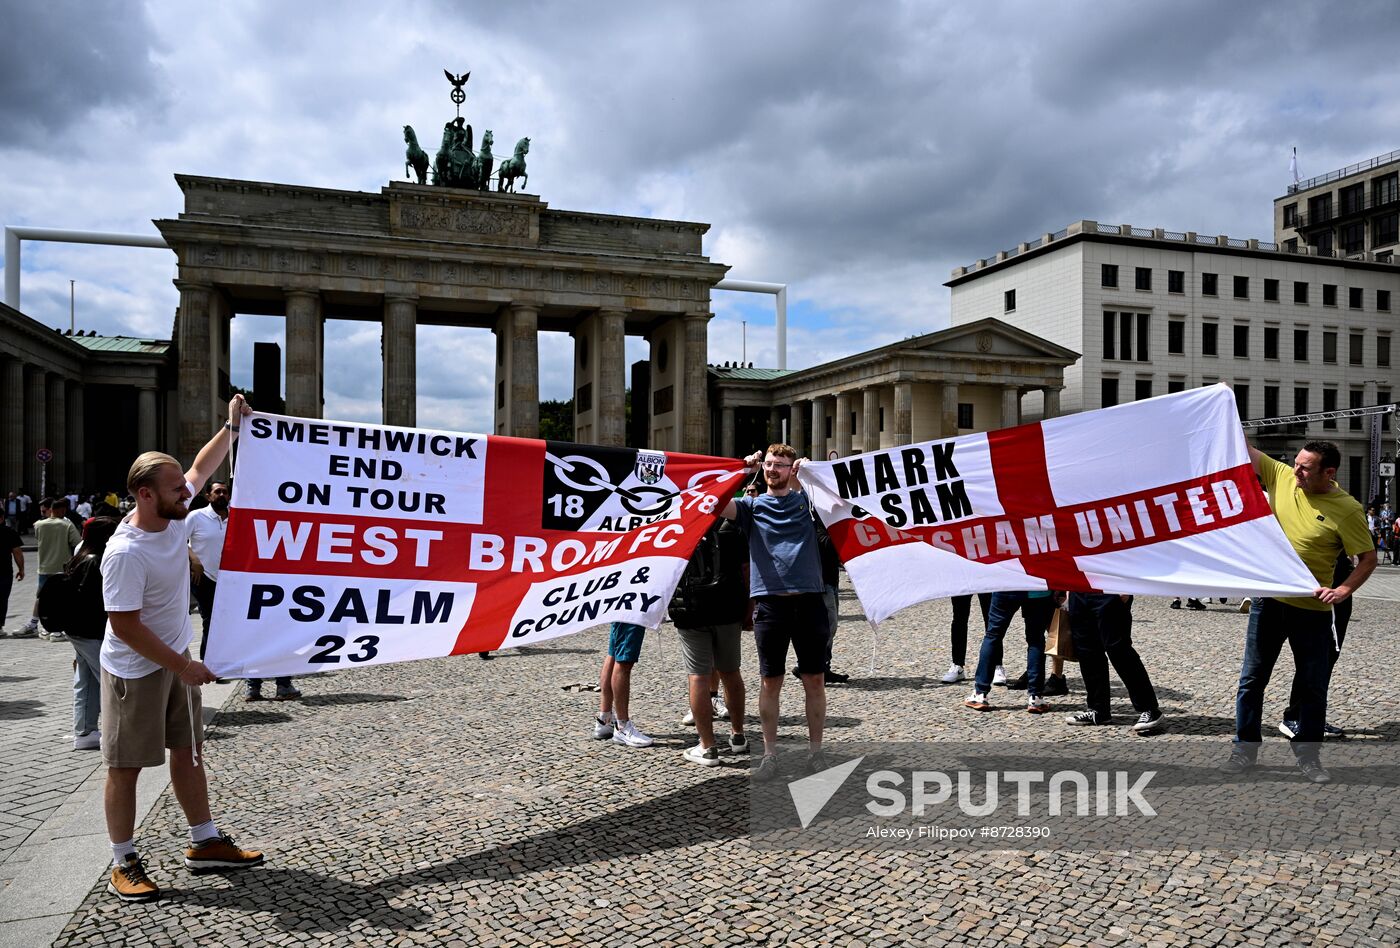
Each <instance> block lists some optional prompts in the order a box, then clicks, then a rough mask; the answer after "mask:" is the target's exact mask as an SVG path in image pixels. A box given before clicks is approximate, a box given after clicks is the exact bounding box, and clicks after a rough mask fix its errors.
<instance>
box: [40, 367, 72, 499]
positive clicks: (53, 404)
mask: <svg viewBox="0 0 1400 948" xmlns="http://www.w3.org/2000/svg"><path fill="white" fill-rule="evenodd" d="M47 384H48V390H49V393H48V400H49V403H48V411H47V412H45V420H46V421H47V424H46V425H45V429H46V430H45V432H44V440H45V441H46V442H47V443H48V446H49V450H50V451H52V452H53V460H52V461H50V462H49V492H50V493H52V494H66V493H67V492H68V481H69V476H68V450H67V447H68V438H67V436H66V435H65V434H64V431H63V426H64V425H65V424H67V422H68V380H67V379H65V378H64V377H63V376H61V375H58V374H56V373H55V374H51V375H49V377H48V379H47Z"/></svg>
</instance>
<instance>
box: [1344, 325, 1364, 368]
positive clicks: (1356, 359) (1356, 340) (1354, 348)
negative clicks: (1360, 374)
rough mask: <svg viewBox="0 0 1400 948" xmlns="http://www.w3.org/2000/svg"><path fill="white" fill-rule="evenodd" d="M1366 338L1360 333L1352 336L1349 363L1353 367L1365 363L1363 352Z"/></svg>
mask: <svg viewBox="0 0 1400 948" xmlns="http://www.w3.org/2000/svg"><path fill="white" fill-rule="evenodd" d="M1364 340H1365V336H1364V335H1363V334H1361V333H1359V332H1354V333H1352V334H1351V342H1350V344H1351V349H1350V351H1349V355H1348V358H1347V361H1348V362H1350V363H1351V364H1352V365H1361V364H1363V362H1364V358H1363V350H1364V347H1365V345H1366V343H1365V341H1364Z"/></svg>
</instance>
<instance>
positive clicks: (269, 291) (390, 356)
mask: <svg viewBox="0 0 1400 948" xmlns="http://www.w3.org/2000/svg"><path fill="white" fill-rule="evenodd" d="M176 181H177V182H178V183H179V185H180V188H181V190H182V191H183V192H184V195H185V209H184V212H183V213H182V214H180V216H179V217H178V218H176V219H174V220H158V221H156V222H155V224H156V227H158V228H159V229H160V232H161V235H162V236H163V237H164V238H165V240H166V242H167V243H168V244H169V245H170V247H171V248H172V249H173V250H174V251H175V253H176V256H177V260H178V273H177V276H176V280H175V284H176V286H177V287H178V288H179V291H180V306H179V315H178V318H177V320H176V325H175V338H174V340H173V342H174V345H175V347H176V349H177V351H178V353H179V357H178V374H179V410H180V425H179V443H178V444H177V445H175V448H176V452H175V453H176V455H177V456H178V457H194V455H195V454H196V453H197V451H198V450H199V448H200V446H201V445H203V444H204V442H205V441H207V440H208V439H209V435H210V433H211V432H212V431H213V430H214V429H215V427H217V425H218V423H219V420H220V419H221V418H222V417H223V410H224V409H223V401H224V400H225V399H226V397H227V395H226V392H225V391H221V388H222V387H223V386H222V384H221V379H227V378H228V372H229V321H230V319H231V318H232V317H233V315H234V314H236V313H247V314H261V315H280V316H283V317H285V319H286V410H287V413H288V414H292V415H302V416H306V417H312V418H319V417H322V405H323V397H322V392H323V388H324V375H325V369H324V354H323V333H322V327H323V323H324V321H325V320H326V319H328V318H334V319H356V320H371V321H374V322H379V323H381V324H382V326H383V336H382V339H383V346H382V353H383V400H384V423H385V424H391V425H414V424H416V421H417V410H416V402H417V396H416V369H417V358H418V356H417V346H416V341H415V339H416V328H417V326H418V325H419V324H427V325H448V326H462V327H480V328H487V329H490V330H492V332H494V333H495V350H496V351H495V360H494V361H495V367H496V368H495V386H494V390H493V391H494V394H493V400H494V405H495V428H494V431H493V432H492V433H494V434H505V435H515V436H519V437H527V438H531V437H537V436H538V435H539V348H538V335H539V333H540V332H567V333H569V334H570V335H572V336H573V338H574V359H573V374H574V383H573V396H574V409H575V413H574V440H575V441H580V442H586V443H594V444H602V445H623V444H624V443H625V439H626V432H625V430H624V417H625V407H624V404H623V395H624V392H625V390H626V359H625V356H624V349H623V345H624V339H625V337H626V336H628V335H633V336H641V337H644V338H645V339H646V340H647V342H648V343H649V345H650V353H651V372H650V377H651V382H650V386H651V390H650V392H649V393H648V401H647V405H648V406H649V407H650V429H649V434H650V443H649V444H648V445H640V447H652V448H657V449H662V450H672V451H688V452H694V453H708V451H709V450H710V444H709V411H708V406H707V404H706V385H707V380H706V364H707V359H706V355H707V353H706V326H707V323H708V321H709V318H710V290H711V289H712V288H713V287H714V285H715V284H716V283H718V282H719V281H720V280H722V279H723V278H724V275H725V272H726V271H727V270H728V267H726V266H724V265H722V264H718V263H712V262H711V261H710V260H709V259H708V258H706V257H705V256H704V254H703V252H702V248H701V238H702V237H703V235H704V233H705V232H706V230H708V229H709V225H708V224H699V223H691V222H685V221H667V220H651V219H647V218H635V217H616V216H611V215H607V214H590V213H582V212H576V211H562V210H553V209H550V208H549V206H548V205H547V204H545V203H544V202H543V201H541V200H540V199H539V198H538V197H536V196H533V195H529V194H516V193H503V192H490V191H478V190H468V189H458V188H448V187H433V186H428V185H421V184H409V183H402V182H395V183H392V184H390V185H388V186H387V187H385V188H383V189H381V191H380V192H379V193H378V194H374V193H368V192H359V191H338V190H330V189H325V188H310V187H298V186H294V185H285V184H268V183H263V182H258V181H238V180H231V179H225V178H206V177H195V176H190V175H177V176H176Z"/></svg>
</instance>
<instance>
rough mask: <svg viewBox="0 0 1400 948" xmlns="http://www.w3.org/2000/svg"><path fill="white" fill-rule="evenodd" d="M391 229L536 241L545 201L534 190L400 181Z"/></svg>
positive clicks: (402, 233)
mask: <svg viewBox="0 0 1400 948" xmlns="http://www.w3.org/2000/svg"><path fill="white" fill-rule="evenodd" d="M384 190H385V192H386V193H387V194H388V196H389V232H390V234H392V235H393V236H395V237H412V238H422V239H426V240H451V241H456V242H462V243H473V244H490V245H495V246H503V247H535V246H538V245H539V242H540V212H541V211H542V210H544V208H545V204H544V202H542V201H540V199H539V198H536V197H533V196H530V195H521V196H514V195H497V194H490V193H483V192H480V191H465V190H463V191H455V190H449V189H445V188H435V187H428V186H425V185H415V184H399V183H394V184H391V185H390V186H389V187H387V188H385V189H384Z"/></svg>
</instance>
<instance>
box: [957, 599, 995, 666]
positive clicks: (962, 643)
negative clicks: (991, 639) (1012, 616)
mask: <svg viewBox="0 0 1400 948" xmlns="http://www.w3.org/2000/svg"><path fill="white" fill-rule="evenodd" d="M977 603H978V605H980V606H981V607H982V630H983V631H984V632H985V631H986V629H987V614H988V612H989V610H990V609H991V608H992V594H991V593H978V594H977ZM971 615H972V596H971V595H967V596H954V597H953V625H952V627H951V628H950V629H949V630H948V631H949V633H950V634H951V635H952V637H953V664H954V665H966V664H967V620H968V618H969V617H970V616H971Z"/></svg>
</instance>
